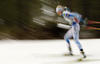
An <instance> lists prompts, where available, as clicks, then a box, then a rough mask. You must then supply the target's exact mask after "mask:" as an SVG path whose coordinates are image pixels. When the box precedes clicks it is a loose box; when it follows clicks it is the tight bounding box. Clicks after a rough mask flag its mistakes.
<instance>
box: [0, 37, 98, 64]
mask: <svg viewBox="0 0 100 64" xmlns="http://www.w3.org/2000/svg"><path fill="white" fill-rule="evenodd" d="M70 41H71V45H72V49H73V54H74V56H64V55H63V54H65V53H68V49H67V43H66V42H65V41H64V40H1V41H0V64H100V50H99V49H100V39H82V40H80V42H81V44H82V47H83V48H84V51H85V53H86V55H87V58H86V59H85V60H84V61H80V62H79V61H77V59H78V58H80V57H81V54H80V52H79V50H78V47H77V45H76V44H75V43H74V41H73V40H70Z"/></svg>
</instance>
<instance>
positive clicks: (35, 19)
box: [0, 0, 100, 40]
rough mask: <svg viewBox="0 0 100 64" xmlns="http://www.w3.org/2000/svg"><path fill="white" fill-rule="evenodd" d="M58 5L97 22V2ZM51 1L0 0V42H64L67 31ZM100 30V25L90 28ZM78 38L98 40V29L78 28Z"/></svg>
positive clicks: (72, 1)
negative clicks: (41, 40) (79, 29)
mask: <svg viewBox="0 0 100 64" xmlns="http://www.w3.org/2000/svg"><path fill="white" fill-rule="evenodd" d="M58 1H59V2H60V4H62V5H64V6H67V7H68V8H69V9H71V10H73V11H76V12H78V13H80V14H82V15H83V17H84V18H85V17H87V18H88V19H89V20H93V21H100V1H99V0H58ZM56 6H57V4H56V2H55V1H54V0H0V39H19V40H20V39H21V40H36V39H37V40H38V39H63V36H64V34H65V33H66V32H67V30H68V29H64V28H62V27H58V26H57V24H58V23H64V24H68V23H66V21H65V20H64V19H63V18H62V17H59V16H58V15H57V14H56V12H55V8H56ZM89 26H92V27H97V28H100V24H92V25H89ZM80 38H81V39H87V38H100V30H86V29H81V31H80Z"/></svg>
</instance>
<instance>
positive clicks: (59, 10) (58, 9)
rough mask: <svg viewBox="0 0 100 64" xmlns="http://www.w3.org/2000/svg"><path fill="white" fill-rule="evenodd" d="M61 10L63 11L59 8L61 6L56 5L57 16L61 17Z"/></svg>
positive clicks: (61, 7) (62, 8)
mask: <svg viewBox="0 0 100 64" xmlns="http://www.w3.org/2000/svg"><path fill="white" fill-rule="evenodd" d="M63 10H64V7H63V6H61V5H58V6H57V7H56V12H57V14H58V15H60V16H61V14H62V12H63Z"/></svg>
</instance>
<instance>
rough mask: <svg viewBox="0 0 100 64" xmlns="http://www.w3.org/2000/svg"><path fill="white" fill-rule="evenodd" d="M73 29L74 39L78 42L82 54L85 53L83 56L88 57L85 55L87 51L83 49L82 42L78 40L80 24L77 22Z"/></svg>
mask: <svg viewBox="0 0 100 64" xmlns="http://www.w3.org/2000/svg"><path fill="white" fill-rule="evenodd" d="M72 29H73V38H74V41H75V43H76V44H77V46H78V48H79V50H80V52H81V54H82V55H83V57H84V58H86V55H85V53H84V51H83V48H82V46H81V44H80V42H79V41H78V40H79V30H80V27H79V24H76V26H73V27H72Z"/></svg>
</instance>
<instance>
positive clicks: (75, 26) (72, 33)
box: [62, 10, 82, 50]
mask: <svg viewBox="0 0 100 64" xmlns="http://www.w3.org/2000/svg"><path fill="white" fill-rule="evenodd" d="M62 16H63V17H64V19H65V20H66V21H67V22H69V24H70V25H71V28H70V29H69V30H68V31H67V32H66V34H65V35H64V39H65V40H66V41H67V42H68V44H70V42H69V39H70V38H71V37H73V38H74V41H75V43H76V44H77V45H78V47H79V49H80V50H81V49H82V46H81V44H80V42H79V31H80V26H79V22H77V21H76V19H77V20H78V21H80V19H81V17H82V15H80V14H79V13H77V12H75V13H72V12H70V11H67V10H66V11H63V13H62ZM75 18H76V19H75Z"/></svg>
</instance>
